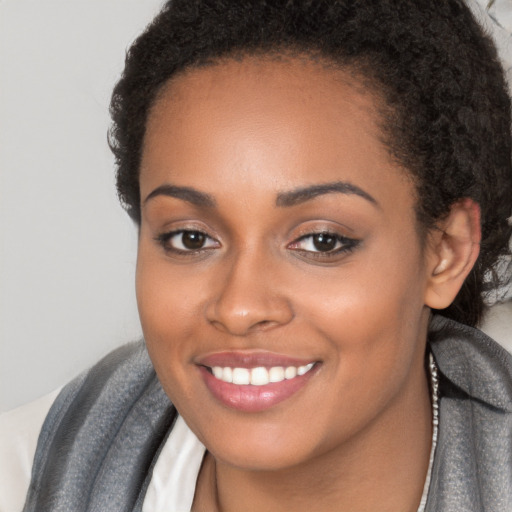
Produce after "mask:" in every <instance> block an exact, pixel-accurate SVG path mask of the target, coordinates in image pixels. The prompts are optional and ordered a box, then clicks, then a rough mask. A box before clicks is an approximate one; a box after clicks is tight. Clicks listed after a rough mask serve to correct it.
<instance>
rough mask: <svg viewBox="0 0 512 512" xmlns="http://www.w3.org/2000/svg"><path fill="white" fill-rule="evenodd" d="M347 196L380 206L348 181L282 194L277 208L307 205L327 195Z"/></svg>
mask: <svg viewBox="0 0 512 512" xmlns="http://www.w3.org/2000/svg"><path fill="white" fill-rule="evenodd" d="M332 193H339V194H347V195H356V196H359V197H362V198H363V199H366V200H367V201H368V202H370V203H372V204H374V205H375V206H379V203H378V202H377V201H376V200H375V198H373V197H372V196H371V195H370V194H368V192H365V191H364V190H363V189H361V188H359V187H357V186H356V185H353V184H352V183H349V182H346V181H335V182H332V183H323V184H320V185H311V186H309V187H301V188H297V189H294V190H290V191H289V192H281V193H279V194H278V195H277V199H276V206H280V207H284V208H288V207H290V206H295V205H297V204H301V203H305V202H306V201H310V200H311V199H314V198H315V197H318V196H322V195H325V194H332Z"/></svg>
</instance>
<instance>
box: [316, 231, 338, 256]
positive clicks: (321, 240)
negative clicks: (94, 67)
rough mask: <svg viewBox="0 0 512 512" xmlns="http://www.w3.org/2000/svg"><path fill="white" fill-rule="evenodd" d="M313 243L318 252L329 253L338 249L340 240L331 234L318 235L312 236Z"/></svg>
mask: <svg viewBox="0 0 512 512" xmlns="http://www.w3.org/2000/svg"><path fill="white" fill-rule="evenodd" d="M312 242H313V246H314V248H315V249H316V250H317V251H320V252H328V251H332V250H333V249H335V248H336V244H337V243H338V239H337V238H336V237H335V236H334V235H331V234H329V233H318V234H317V235H313V236H312Z"/></svg>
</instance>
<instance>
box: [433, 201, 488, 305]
mask: <svg viewBox="0 0 512 512" xmlns="http://www.w3.org/2000/svg"><path fill="white" fill-rule="evenodd" d="M437 228H438V229H434V230H432V233H431V234H430V236H429V242H428V245H429V246H428V249H427V258H426V264H427V287H426V291H425V304H426V305H427V306H429V307H431V308H432V309H444V308H447V307H448V306H449V305H450V304H451V303H452V302H453V301H454V299H455V297H456V296H457V293H459V290H460V289H461V287H462V285H463V283H464V280H465V279H466V277H467V276H468V274H469V272H470V271H471V269H472V268H473V265H474V264H475V262H476V259H477V258H478V254H479V252H480V239H481V230H480V207H479V206H478V204H477V203H475V201H473V200H472V199H462V200H461V201H458V202H456V203H454V204H453V205H452V207H451V209H450V213H449V214H448V216H447V217H446V218H444V219H443V220H442V221H441V222H440V223H439V224H438V225H437Z"/></svg>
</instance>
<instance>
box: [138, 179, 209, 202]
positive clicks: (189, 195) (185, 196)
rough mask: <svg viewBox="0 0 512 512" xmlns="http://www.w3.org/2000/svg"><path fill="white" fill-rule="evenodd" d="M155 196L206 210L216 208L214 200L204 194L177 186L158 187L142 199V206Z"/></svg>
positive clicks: (190, 188)
mask: <svg viewBox="0 0 512 512" xmlns="http://www.w3.org/2000/svg"><path fill="white" fill-rule="evenodd" d="M157 196H167V197H175V198H176V199H181V200H182V201H187V203H191V204H193V205H195V206H201V207H206V208H214V207H215V206H216V201H215V199H214V198H213V197H212V196H211V195H210V194H206V193H204V192H199V190H196V189H195V188H192V187H178V186H177V185H168V184H165V185H160V186H159V187H157V188H155V190H153V192H151V193H150V194H149V195H148V196H147V197H146V199H144V205H145V204H146V203H147V202H148V201H149V200H150V199H153V198H155V197H157Z"/></svg>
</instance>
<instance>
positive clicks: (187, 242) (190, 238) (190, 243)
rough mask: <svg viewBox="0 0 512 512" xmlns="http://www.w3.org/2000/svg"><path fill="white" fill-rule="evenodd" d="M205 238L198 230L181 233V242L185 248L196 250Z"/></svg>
mask: <svg viewBox="0 0 512 512" xmlns="http://www.w3.org/2000/svg"><path fill="white" fill-rule="evenodd" d="M205 240H206V235H205V234H204V233H201V232H200V231H184V232H183V233H182V234H181V243H182V244H183V247H185V249H189V250H190V251H197V250H198V249H201V248H202V247H203V245H204V242H205Z"/></svg>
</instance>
